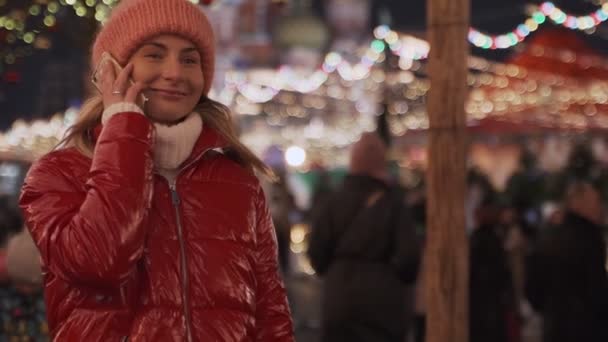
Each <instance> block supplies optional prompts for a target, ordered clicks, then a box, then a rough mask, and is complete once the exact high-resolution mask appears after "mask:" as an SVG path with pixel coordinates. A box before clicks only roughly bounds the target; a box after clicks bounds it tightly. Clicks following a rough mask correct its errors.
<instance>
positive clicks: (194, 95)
mask: <svg viewBox="0 0 608 342" xmlns="http://www.w3.org/2000/svg"><path fill="white" fill-rule="evenodd" d="M129 62H131V63H133V73H132V78H133V80H134V81H135V82H138V81H139V82H142V83H144V84H145V87H144V90H143V93H144V94H145V95H146V97H147V98H148V99H149V101H148V102H147V103H146V105H145V108H144V110H145V112H146V115H147V116H148V117H149V118H150V119H151V120H153V121H156V122H161V123H167V124H170V123H175V122H177V121H179V120H181V119H182V118H184V117H185V116H187V115H188V114H190V113H191V112H192V111H193V110H194V107H195V106H196V104H197V103H198V101H199V99H200V98H201V95H202V93H203V88H204V86H205V79H204V77H203V71H202V69H201V62H202V61H201V56H200V54H199V52H198V50H197V48H196V46H195V45H194V44H193V43H191V42H190V41H188V40H186V39H183V38H181V37H179V36H176V35H172V34H163V35H159V36H156V37H154V38H152V39H150V40H148V41H146V42H145V43H144V44H143V45H141V46H140V47H139V49H138V50H137V51H136V52H135V53H134V54H133V56H132V57H131V59H130V60H129Z"/></svg>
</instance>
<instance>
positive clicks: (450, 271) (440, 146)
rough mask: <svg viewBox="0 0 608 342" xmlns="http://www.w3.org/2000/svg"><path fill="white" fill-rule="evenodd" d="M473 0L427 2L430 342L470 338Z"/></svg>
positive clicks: (428, 321) (465, 341) (450, 341)
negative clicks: (468, 114)
mask: <svg viewBox="0 0 608 342" xmlns="http://www.w3.org/2000/svg"><path fill="white" fill-rule="evenodd" d="M469 13H470V3H469V0H427V25H428V27H427V34H428V38H429V42H430V45H431V51H430V55H429V59H428V68H429V69H428V70H429V77H430V81H431V89H430V92H429V96H428V102H427V111H428V116H429V127H430V129H429V150H428V160H429V163H428V170H427V184H428V188H427V191H428V202H427V208H428V209H427V222H428V236H427V248H426V252H425V253H427V255H426V257H427V258H428V259H427V262H428V265H427V267H428V272H427V273H426V277H427V278H426V281H425V283H426V302H427V320H426V322H427V323H426V325H427V329H426V333H427V335H426V336H427V337H426V341H427V342H467V341H468V338H469V333H468V330H469V323H468V322H469V310H468V304H469V301H468V286H469V285H468V284H469V272H468V264H469V260H468V258H469V252H468V237H467V234H466V230H465V213H464V201H465V190H466V188H465V176H466V167H465V158H466V139H467V137H466V126H465V125H466V118H465V109H464V105H465V99H466V96H467V93H468V90H467V83H466V81H467V71H468V70H467V64H466V63H467V58H468V54H469V50H468V48H469V47H468V42H467V40H466V37H467V33H468V28H469Z"/></svg>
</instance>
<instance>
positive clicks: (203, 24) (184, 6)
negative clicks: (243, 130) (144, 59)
mask: <svg viewBox="0 0 608 342" xmlns="http://www.w3.org/2000/svg"><path fill="white" fill-rule="evenodd" d="M160 34H176V35H179V36H181V37H183V38H185V39H188V40H190V41H191V42H192V43H193V44H194V45H196V46H197V47H198V51H199V53H200V55H201V60H202V66H201V68H202V69H203V75H204V77H205V88H204V89H203V94H205V95H206V94H207V93H208V92H209V89H210V88H211V83H212V82H213V71H214V67H215V41H214V36H213V29H212V28H211V24H210V23H209V20H208V19H207V16H205V14H204V13H203V11H202V9H201V8H200V7H198V6H196V5H194V4H193V3H191V2H189V1H188V0H122V1H121V3H120V4H119V5H118V6H116V7H115V8H114V9H113V10H112V14H111V16H110V18H109V19H108V21H107V22H106V23H105V25H104V26H103V27H102V28H101V30H100V31H99V33H98V35H97V38H96V39H95V42H94V44H93V54H92V60H91V62H92V63H93V64H92V65H93V67H95V66H96V65H97V63H99V60H100V58H101V54H102V53H103V52H104V51H107V52H109V53H110V54H111V55H112V56H114V58H116V60H117V61H118V62H119V63H120V64H121V65H125V64H126V63H127V62H128V60H129V58H130V57H131V55H132V54H133V53H134V52H135V51H136V50H137V48H139V46H140V45H141V44H142V43H144V42H145V41H146V40H147V39H150V38H153V37H154V36H157V35H160Z"/></svg>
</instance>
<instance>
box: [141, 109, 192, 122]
mask: <svg viewBox="0 0 608 342" xmlns="http://www.w3.org/2000/svg"><path fill="white" fill-rule="evenodd" d="M188 114H189V113H184V114H179V115H176V114H175V113H171V114H169V113H162V112H149V111H147V112H146V116H147V117H148V118H149V119H150V120H151V121H152V122H154V123H159V124H163V125H168V126H171V125H175V124H178V123H180V122H182V121H183V120H184V118H185V117H186V116H188Z"/></svg>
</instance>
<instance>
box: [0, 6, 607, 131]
mask: <svg viewBox="0 0 608 342" xmlns="http://www.w3.org/2000/svg"><path fill="white" fill-rule="evenodd" d="M315 1H316V2H317V6H318V5H319V4H320V3H322V0H315ZM28 3H30V1H23V0H8V4H9V6H8V7H11V6H12V7H17V6H19V7H25V6H26V5H27V4H28ZM425 3H426V2H425V1H424V0H376V1H374V4H373V11H374V12H376V13H377V11H378V10H379V9H380V8H381V7H386V8H387V9H388V10H389V11H390V12H391V15H392V26H393V27H394V28H397V29H399V30H402V31H418V32H420V31H424V29H425V17H426V13H425V10H426V9H425ZM530 3H536V4H540V3H542V1H538V0H537V1H525V0H471V4H472V15H471V24H472V25H473V27H475V28H477V29H479V30H481V31H483V32H486V33H493V34H499V33H505V32H506V31H510V30H512V29H513V28H515V27H516V25H518V24H520V23H522V22H523V21H524V20H525V19H526V18H527V14H526V11H525V6H526V4H530ZM554 3H555V4H556V5H557V6H559V7H561V8H562V9H564V10H565V11H567V12H569V13H573V14H578V15H583V14H588V13H590V12H591V11H593V10H594V9H597V5H594V4H593V3H592V0H555V1H554ZM6 8H7V7H4V8H3V9H2V12H4V11H5V10H6ZM2 12H0V15H2V14H5V13H2ZM63 12H65V14H64V17H63V18H62V19H61V21H62V22H63V23H64V24H63V25H60V26H59V27H58V30H57V32H55V33H54V34H53V37H52V38H53V48H52V49H51V50H49V51H39V50H35V51H36V52H35V53H34V54H33V55H32V56H30V57H27V58H26V59H25V60H24V61H23V62H22V63H21V64H19V65H16V66H13V67H12V70H14V71H18V73H19V75H20V77H21V80H20V81H19V82H18V83H16V84H15V83H11V84H8V83H7V82H6V81H5V80H4V79H0V130H5V129H6V128H8V127H9V126H10V124H11V123H12V122H13V121H14V120H15V119H17V118H24V119H26V120H31V119H33V118H39V117H48V116H49V115H51V114H53V113H52V112H51V111H50V110H49V108H51V109H53V110H55V111H59V110H62V109H65V103H69V102H72V101H77V99H78V98H80V97H82V95H83V94H82V93H83V92H82V89H80V80H81V79H82V76H81V75H84V73H83V70H84V67H85V65H86V61H87V55H86V54H87V52H88V44H89V42H88V38H87V37H90V34H83V33H82V32H91V31H90V30H92V29H94V27H92V26H91V24H90V21H87V20H85V19H82V18H78V17H76V16H75V15H74V14H73V11H63ZM60 13H61V12H60ZM372 17H373V18H374V19H375V18H377V15H375V14H374V13H373V14H372ZM375 21H376V20H374V22H372V27H375V25H376V22H375ZM58 22H59V18H58ZM552 25H553V24H552V23H545V24H543V25H542V26H541V27H550V26H552ZM67 27H69V29H67ZM370 30H371V28H370ZM532 34H534V33H532ZM580 36H581V38H583V39H584V40H585V41H587V42H588V44H590V45H591V46H593V47H594V48H596V49H597V50H599V51H601V52H604V53H608V24H607V23H606V22H604V23H602V24H601V25H600V26H599V27H598V32H597V33H596V34H594V35H587V34H584V33H580ZM0 44H1V43H0ZM4 44H5V43H4ZM0 47H3V46H2V45H0ZM513 52H514V51H513V50H512V49H510V50H506V51H488V50H482V49H479V48H476V47H473V46H472V47H471V53H473V54H475V55H479V56H482V57H486V58H489V59H493V60H504V59H505V58H508V57H509V55H510V54H512V53H513ZM66 77H67V78H70V79H73V80H74V82H68V83H66V82H57V81H58V80H59V81H61V80H62V79H64V78H66ZM49 84H51V85H53V84H61V87H63V89H61V90H60V93H61V94H62V96H59V98H57V97H58V96H56V95H55V93H54V92H53V91H48V88H49V87H48V85H49ZM45 89H47V90H45Z"/></svg>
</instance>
